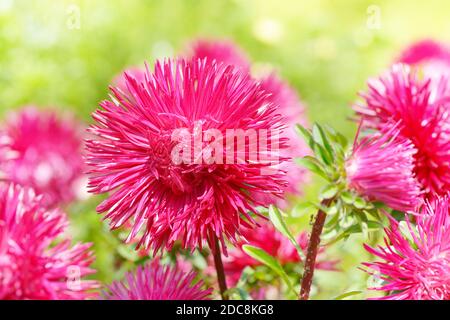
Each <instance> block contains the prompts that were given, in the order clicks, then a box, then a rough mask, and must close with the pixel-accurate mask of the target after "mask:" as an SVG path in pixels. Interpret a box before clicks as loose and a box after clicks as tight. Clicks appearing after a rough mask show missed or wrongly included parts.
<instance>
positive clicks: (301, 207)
mask: <svg viewBox="0 0 450 320" xmlns="http://www.w3.org/2000/svg"><path fill="white" fill-rule="evenodd" d="M315 211H316V207H315V206H314V204H313V203H311V202H303V203H298V204H296V205H295V207H294V208H293V209H292V212H291V216H292V217H294V218H299V217H302V216H304V215H305V214H309V213H313V212H315Z"/></svg>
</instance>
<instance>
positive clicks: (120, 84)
mask: <svg viewBox="0 0 450 320" xmlns="http://www.w3.org/2000/svg"><path fill="white" fill-rule="evenodd" d="M125 73H126V74H127V75H128V76H129V77H132V78H135V79H136V81H137V82H138V83H141V82H144V80H145V68H138V67H131V68H128V69H125V70H124V71H123V72H122V73H121V74H119V75H117V76H116V77H115V78H114V79H113V82H112V83H113V86H115V87H117V88H118V89H120V90H122V92H125V93H127V94H128V95H129V97H130V98H131V97H132V96H133V95H132V94H131V93H130V92H129V91H128V88H127V82H126V80H125Z"/></svg>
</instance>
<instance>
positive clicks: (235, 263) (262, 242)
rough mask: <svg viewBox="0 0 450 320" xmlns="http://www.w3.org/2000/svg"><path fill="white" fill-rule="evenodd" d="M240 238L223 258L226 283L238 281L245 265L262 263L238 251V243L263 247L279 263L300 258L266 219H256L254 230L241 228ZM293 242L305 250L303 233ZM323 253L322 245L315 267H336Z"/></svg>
mask: <svg viewBox="0 0 450 320" xmlns="http://www.w3.org/2000/svg"><path fill="white" fill-rule="evenodd" d="M242 238H243V239H242V240H241V241H240V242H239V243H238V244H237V245H236V247H235V248H233V249H230V250H229V256H228V257H225V258H224V269H225V273H226V275H227V281H229V283H228V284H229V285H230V286H234V285H235V284H236V283H237V282H238V280H239V278H240V276H241V273H242V271H243V270H244V269H245V267H256V266H260V265H262V264H261V262H259V261H257V260H255V259H253V258H252V257H250V256H249V255H247V254H246V253H245V252H244V251H243V250H242V246H243V245H245V244H249V245H252V246H255V247H258V248H261V249H263V250H264V251H266V252H267V253H268V254H270V255H271V256H273V257H275V258H276V259H277V261H279V262H280V264H281V265H286V264H289V263H294V264H298V263H300V262H301V261H302V260H301V258H300V256H299V255H298V253H297V250H296V248H295V247H294V245H293V244H292V243H291V242H290V240H289V239H287V238H286V237H285V236H283V235H282V234H281V233H279V232H278V231H277V230H276V229H275V228H274V227H273V225H272V224H271V223H270V222H268V221H260V227H259V228H257V229H254V230H251V229H244V230H243V232H242ZM297 242H298V244H299V246H300V248H301V249H302V250H303V251H304V252H305V253H306V249H307V247H308V235H307V233H306V232H302V233H300V234H299V235H298V237H297ZM324 253H325V247H321V248H320V249H319V257H318V259H317V262H316V267H317V268H318V269H322V270H333V271H334V270H336V264H337V261H331V260H326V258H325V256H324Z"/></svg>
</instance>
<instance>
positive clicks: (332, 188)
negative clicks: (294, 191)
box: [319, 184, 339, 201]
mask: <svg viewBox="0 0 450 320" xmlns="http://www.w3.org/2000/svg"><path fill="white" fill-rule="evenodd" d="M338 192H339V188H338V187H337V186H336V185H334V184H329V185H326V186H325V187H324V188H323V189H322V190H321V191H320V194H319V199H320V200H321V201H322V200H325V199H331V198H333V197H334V196H335V195H336V194H337V193H338Z"/></svg>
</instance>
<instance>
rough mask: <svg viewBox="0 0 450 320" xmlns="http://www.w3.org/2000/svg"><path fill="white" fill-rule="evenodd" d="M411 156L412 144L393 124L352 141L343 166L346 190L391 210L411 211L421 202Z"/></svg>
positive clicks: (412, 154)
mask: <svg viewBox="0 0 450 320" xmlns="http://www.w3.org/2000/svg"><path fill="white" fill-rule="evenodd" d="M415 153H416V149H415V148H414V145H413V144H412V143H411V142H410V141H409V140H407V139H405V138H403V137H401V136H400V132H399V131H398V129H397V126H395V125H392V127H391V128H390V129H389V130H385V132H380V133H376V134H372V135H370V136H367V137H365V138H363V139H361V141H358V138H356V139H355V145H354V146H353V152H352V155H351V156H350V157H349V158H348V159H347V160H346V163H345V170H346V174H347V181H348V186H349V188H350V189H353V190H355V191H357V192H358V193H359V194H360V195H361V196H363V197H365V198H367V199H368V200H375V201H381V202H384V203H385V204H386V205H388V206H389V207H391V208H393V209H396V210H400V211H408V212H410V211H413V210H414V209H415V208H416V206H418V205H419V204H420V201H421V191H420V185H419V183H418V181H417V180H416V179H415V177H414V155H415Z"/></svg>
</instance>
